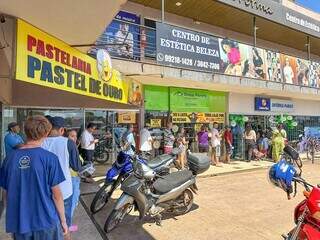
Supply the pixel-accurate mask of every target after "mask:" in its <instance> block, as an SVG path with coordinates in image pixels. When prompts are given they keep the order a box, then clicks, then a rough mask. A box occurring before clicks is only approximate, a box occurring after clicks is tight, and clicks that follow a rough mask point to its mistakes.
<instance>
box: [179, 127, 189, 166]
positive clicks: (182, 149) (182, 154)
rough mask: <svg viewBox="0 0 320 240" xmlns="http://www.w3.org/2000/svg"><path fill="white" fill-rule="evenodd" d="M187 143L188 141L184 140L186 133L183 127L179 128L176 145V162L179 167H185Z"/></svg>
mask: <svg viewBox="0 0 320 240" xmlns="http://www.w3.org/2000/svg"><path fill="white" fill-rule="evenodd" d="M187 145H188V142H187V141H186V133H185V130H184V128H183V127H181V128H179V131H178V134H177V146H178V148H179V154H178V159H177V161H178V164H179V166H180V168H181V169H185V168H186V165H187V155H186V154H187Z"/></svg>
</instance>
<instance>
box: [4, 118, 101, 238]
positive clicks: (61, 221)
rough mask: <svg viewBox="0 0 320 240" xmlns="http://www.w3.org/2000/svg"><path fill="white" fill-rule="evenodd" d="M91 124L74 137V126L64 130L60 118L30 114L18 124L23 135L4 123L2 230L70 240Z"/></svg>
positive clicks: (89, 147) (89, 146) (90, 147)
mask: <svg viewBox="0 0 320 240" xmlns="http://www.w3.org/2000/svg"><path fill="white" fill-rule="evenodd" d="M95 129H96V126H95V125H94V124H92V123H89V124H88V126H87V128H86V130H85V131H84V132H83V133H82V134H81V135H80V141H78V136H77V132H76V131H75V130H69V131H67V132H66V130H65V120H64V119H63V118H62V117H50V116H46V117H43V116H32V117H29V118H28V119H27V120H26V122H25V123H24V134H25V136H26V139H25V140H24V139H23V138H22V137H21V136H20V135H19V132H20V127H19V125H18V124H17V123H15V122H13V123H10V124H9V125H8V133H7V134H6V136H5V151H6V152H5V153H6V157H5V159H4V161H3V164H2V166H1V168H0V187H1V188H2V189H4V201H5V205H6V231H7V232H8V233H11V234H12V235H13V238H14V239H17V240H25V239H28V240H29V239H46V240H50V239H52V240H57V239H58V240H59V239H71V234H70V232H73V231H77V229H78V227H77V225H74V224H73V222H72V219H73V215H74V212H75V209H76V207H77V205H78V201H79V196H80V176H81V177H83V172H85V169H86V164H88V163H89V164H92V161H93V159H92V157H93V151H94V148H95V143H97V140H95V139H94V138H93V135H92V133H93V132H94V131H95ZM79 145H80V146H81V148H80V151H81V155H80V154H79V150H78V146H79ZM80 173H82V174H80ZM90 177H91V176H90V175H89V176H85V177H83V178H84V180H87V179H88V178H90ZM89 182H90V181H89ZM30 203H36V204H30ZM35 213H36V216H37V218H35V217H34V216H35Z"/></svg>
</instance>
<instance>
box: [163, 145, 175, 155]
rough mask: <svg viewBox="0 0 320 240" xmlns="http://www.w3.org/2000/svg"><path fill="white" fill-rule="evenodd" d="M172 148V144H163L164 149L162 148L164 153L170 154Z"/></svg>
mask: <svg viewBox="0 0 320 240" xmlns="http://www.w3.org/2000/svg"><path fill="white" fill-rule="evenodd" d="M172 150H173V146H164V149H163V151H164V153H165V154H171V153H172Z"/></svg>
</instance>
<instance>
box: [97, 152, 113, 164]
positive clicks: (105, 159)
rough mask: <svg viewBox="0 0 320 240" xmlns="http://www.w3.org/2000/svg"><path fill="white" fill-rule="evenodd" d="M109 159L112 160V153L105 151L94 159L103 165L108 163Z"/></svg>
mask: <svg viewBox="0 0 320 240" xmlns="http://www.w3.org/2000/svg"><path fill="white" fill-rule="evenodd" d="M109 159H110V153H109V152H106V151H104V152H101V153H99V154H97V155H96V156H95V159H94V160H95V161H96V162H97V163H100V164H103V163H106V162H108V161H109Z"/></svg>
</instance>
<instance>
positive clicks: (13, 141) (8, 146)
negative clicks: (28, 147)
mask: <svg viewBox="0 0 320 240" xmlns="http://www.w3.org/2000/svg"><path fill="white" fill-rule="evenodd" d="M19 132H20V126H19V124H18V123H16V122H12V123H9V125H8V133H7V135H6V136H5V137H4V147H5V151H6V156H8V155H9V154H10V152H11V151H13V150H14V149H17V148H18V147H19V146H20V145H22V144H23V142H24V141H23V139H22V137H21V136H20V135H19Z"/></svg>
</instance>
